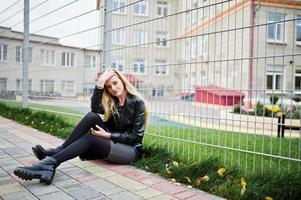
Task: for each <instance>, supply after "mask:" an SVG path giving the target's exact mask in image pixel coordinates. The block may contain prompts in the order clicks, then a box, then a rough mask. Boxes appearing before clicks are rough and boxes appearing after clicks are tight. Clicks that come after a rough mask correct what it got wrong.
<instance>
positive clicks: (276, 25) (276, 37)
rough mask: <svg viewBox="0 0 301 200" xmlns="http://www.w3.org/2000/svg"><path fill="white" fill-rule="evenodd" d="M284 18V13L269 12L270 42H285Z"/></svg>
mask: <svg viewBox="0 0 301 200" xmlns="http://www.w3.org/2000/svg"><path fill="white" fill-rule="evenodd" d="M284 20H285V15H284V14H281V13H268V23H269V24H268V42H276V43H284V38H285V27H284V22H283V21H284ZM270 23H271V24H270Z"/></svg>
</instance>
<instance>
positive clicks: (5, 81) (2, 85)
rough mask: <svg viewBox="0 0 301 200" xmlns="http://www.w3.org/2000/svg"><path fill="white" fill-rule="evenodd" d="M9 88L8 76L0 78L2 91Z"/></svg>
mask: <svg viewBox="0 0 301 200" xmlns="http://www.w3.org/2000/svg"><path fill="white" fill-rule="evenodd" d="M6 89H7V78H0V91H6Z"/></svg>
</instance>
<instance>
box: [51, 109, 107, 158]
mask: <svg viewBox="0 0 301 200" xmlns="http://www.w3.org/2000/svg"><path fill="white" fill-rule="evenodd" d="M96 124H97V125H98V126H100V127H102V128H103V129H105V130H107V126H106V124H105V123H104V122H103V121H102V119H101V118H100V117H99V116H98V115H97V114H95V113H93V112H89V113H88V114H86V116H85V117H84V118H83V119H82V120H81V121H80V122H79V123H78V124H77V126H76V127H75V129H74V130H73V131H72V133H71V135H70V136H69V137H68V138H67V140H66V141H65V142H64V143H63V145H62V146H63V150H61V151H60V152H58V153H57V154H55V155H53V156H52V157H53V158H55V159H56V160H57V162H58V163H62V162H64V161H66V160H70V159H72V158H75V157H77V156H81V155H84V154H87V152H91V153H93V154H96V155H99V157H107V156H108V155H109V153H110V149H111V140H109V139H105V138H101V137H99V136H95V135H92V134H87V133H88V132H89V130H90V128H95V125H96Z"/></svg>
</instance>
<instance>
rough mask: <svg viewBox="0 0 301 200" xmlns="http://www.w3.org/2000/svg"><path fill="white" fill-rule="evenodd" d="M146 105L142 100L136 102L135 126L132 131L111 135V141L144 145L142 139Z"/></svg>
mask: <svg viewBox="0 0 301 200" xmlns="http://www.w3.org/2000/svg"><path fill="white" fill-rule="evenodd" d="M144 107H145V105H144V102H143V101H142V100H139V101H137V102H136V105H135V111H134V124H133V129H132V130H131V131H127V132H124V133H114V132H113V133H111V140H112V141H113V142H115V143H116V142H119V143H124V144H130V145H133V144H135V143H142V138H143V135H144V131H145V109H144Z"/></svg>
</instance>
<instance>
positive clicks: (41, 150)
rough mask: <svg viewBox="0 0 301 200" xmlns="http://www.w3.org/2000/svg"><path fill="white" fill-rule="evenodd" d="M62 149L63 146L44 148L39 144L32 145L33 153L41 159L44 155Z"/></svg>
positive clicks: (52, 153)
mask: <svg viewBox="0 0 301 200" xmlns="http://www.w3.org/2000/svg"><path fill="white" fill-rule="evenodd" d="M62 149H63V146H59V147H57V148H50V149H44V148H43V147H42V146H41V145H39V144H38V145H36V146H35V147H32V151H33V153H34V155H35V156H36V157H37V158H38V159H39V160H42V159H44V158H45V157H46V156H53V155H54V154H56V153H58V152H60V151H61V150H62Z"/></svg>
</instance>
